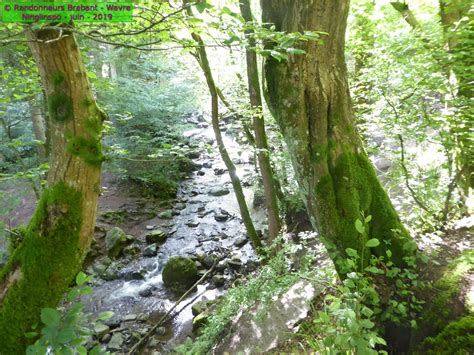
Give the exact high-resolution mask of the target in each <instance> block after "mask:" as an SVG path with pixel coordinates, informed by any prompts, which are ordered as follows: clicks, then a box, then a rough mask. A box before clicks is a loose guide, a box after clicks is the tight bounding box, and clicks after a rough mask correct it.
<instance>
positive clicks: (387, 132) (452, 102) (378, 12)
mask: <svg viewBox="0 0 474 355" xmlns="http://www.w3.org/2000/svg"><path fill="white" fill-rule="evenodd" d="M414 8H415V10H414V11H416V14H417V16H418V15H419V16H420V17H422V18H423V19H425V21H424V23H423V25H422V26H420V28H417V29H413V28H410V27H409V26H408V25H407V24H405V23H404V19H403V17H401V16H400V14H399V13H398V12H397V11H395V10H394V9H393V8H392V6H391V5H389V4H387V5H376V6H375V7H374V5H373V3H372V2H371V1H366V0H358V1H356V2H355V3H354V5H353V8H352V11H353V13H352V17H351V19H352V21H351V24H352V25H353V27H352V28H353V29H354V30H353V31H351V32H350V35H349V43H348V47H349V58H350V67H351V69H352V70H351V76H352V83H351V86H352V91H353V95H354V97H355V99H354V101H355V103H356V117H357V119H358V120H359V122H361V123H362V130H363V131H364V134H365V138H366V140H367V143H368V145H369V152H371V153H372V154H373V155H375V157H383V158H384V159H388V160H389V161H391V162H394V163H395V164H394V165H393V166H392V167H391V168H390V170H389V172H388V173H386V174H385V175H386V176H387V177H388V179H387V180H386V185H387V186H386V187H387V188H388V190H389V191H391V195H392V201H394V204H395V205H396V207H397V209H398V210H399V211H401V212H402V216H403V217H404V219H405V221H406V222H408V224H410V225H412V226H414V227H416V228H420V229H425V230H426V229H430V230H434V229H436V228H438V227H439V226H440V225H442V224H445V223H446V222H447V221H448V220H449V218H448V216H449V217H451V218H454V217H455V216H459V213H460V212H462V208H461V209H459V207H460V206H461V205H462V201H461V198H462V195H463V192H462V191H461V190H460V189H458V188H456V186H459V183H460V179H459V169H460V167H459V163H458V156H459V152H460V149H464V150H465V148H462V145H460V144H462V143H461V140H462V137H463V135H464V134H465V133H466V129H467V128H466V119H467V117H465V115H463V113H462V110H461V107H462V103H461V102H460V101H459V100H461V99H460V98H459V97H458V96H457V95H456V92H457V88H456V85H455V83H453V81H452V80H451V77H450V75H449V72H450V71H449V69H447V68H448V67H449V65H450V64H449V63H450V62H452V59H450V58H449V56H450V55H451V54H449V53H447V52H446V50H445V44H444V41H445V39H444V36H443V29H442V27H441V25H440V23H439V19H438V17H437V16H438V9H437V8H436V6H433V5H432V4H431V3H430V4H427V2H421V3H420V4H419V5H414ZM365 14H369V18H366V17H365ZM362 15H364V18H363V19H362V18H361V16H362ZM456 31H458V32H460V33H458V35H460V36H462V35H466V31H467V29H466V27H463V26H459V27H457V29H456ZM464 59H465V58H464ZM456 65H460V66H463V65H464V66H468V65H469V63H468V61H466V60H459V61H457V62H456ZM401 137H403V141H404V142H405V147H402V145H401V143H403V142H401V139H402V138H401ZM402 149H403V151H402ZM402 154H404V155H405V159H404V161H401V157H402ZM375 157H374V160H375ZM403 165H404V166H403ZM407 197H409V198H407Z"/></svg>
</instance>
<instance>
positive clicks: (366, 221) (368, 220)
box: [365, 215, 372, 223]
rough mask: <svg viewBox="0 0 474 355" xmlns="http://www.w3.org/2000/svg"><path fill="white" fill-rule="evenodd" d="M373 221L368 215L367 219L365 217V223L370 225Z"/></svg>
mask: <svg viewBox="0 0 474 355" xmlns="http://www.w3.org/2000/svg"><path fill="white" fill-rule="evenodd" d="M371 220H372V216H371V215H368V216H367V217H365V223H369V222H370V221H371Z"/></svg>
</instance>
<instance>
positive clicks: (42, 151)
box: [28, 97, 48, 161]
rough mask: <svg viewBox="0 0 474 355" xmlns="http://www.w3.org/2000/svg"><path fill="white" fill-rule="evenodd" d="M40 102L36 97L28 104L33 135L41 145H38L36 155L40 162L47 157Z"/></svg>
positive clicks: (44, 122) (43, 120)
mask: <svg viewBox="0 0 474 355" xmlns="http://www.w3.org/2000/svg"><path fill="white" fill-rule="evenodd" d="M40 100H41V99H40V98H38V97H36V98H31V99H30V100H29V101H28V103H29V105H30V111H31V121H32V123H33V133H34V135H35V139H36V140H37V141H40V142H41V144H38V155H39V157H40V160H41V161H44V160H45V159H46V157H47V156H48V153H47V146H46V121H45V119H44V117H43V110H42V109H41V105H40V102H39V101H40Z"/></svg>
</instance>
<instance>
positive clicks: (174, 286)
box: [163, 256, 199, 292]
mask: <svg viewBox="0 0 474 355" xmlns="http://www.w3.org/2000/svg"><path fill="white" fill-rule="evenodd" d="M198 278H199V276H198V269H197V267H196V264H195V262H194V261H193V260H192V259H190V258H185V257H181V256H179V257H176V256H175V257H171V258H170V259H168V261H167V262H166V265H165V267H164V269H163V283H164V285H165V286H166V287H167V288H169V289H170V290H172V291H175V292H181V291H186V290H188V289H189V288H190V287H191V286H192V285H194V283H195V282H196V281H197V280H198Z"/></svg>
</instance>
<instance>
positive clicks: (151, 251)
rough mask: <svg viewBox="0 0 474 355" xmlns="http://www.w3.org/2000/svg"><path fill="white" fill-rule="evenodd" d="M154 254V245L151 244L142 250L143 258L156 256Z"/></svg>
mask: <svg viewBox="0 0 474 355" xmlns="http://www.w3.org/2000/svg"><path fill="white" fill-rule="evenodd" d="M156 254H158V250H157V247H156V244H151V245H149V246H147V247H146V248H145V249H144V250H143V256H145V257H152V256H156Z"/></svg>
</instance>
